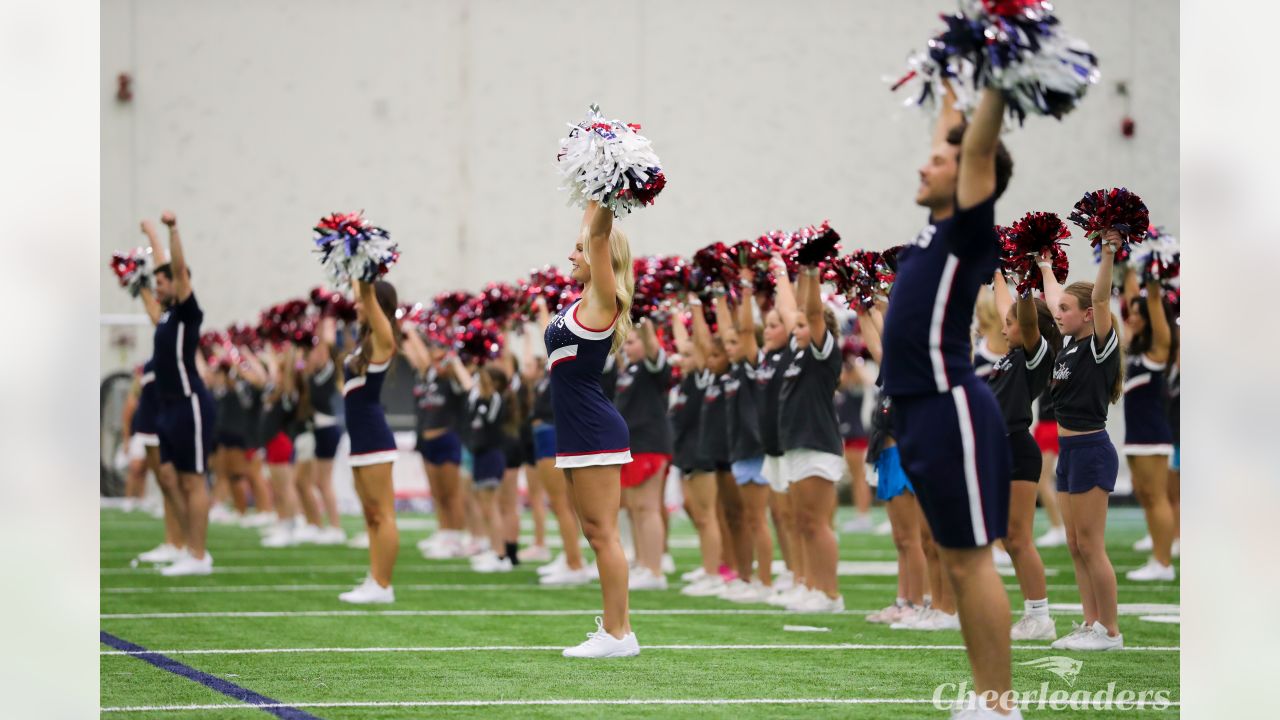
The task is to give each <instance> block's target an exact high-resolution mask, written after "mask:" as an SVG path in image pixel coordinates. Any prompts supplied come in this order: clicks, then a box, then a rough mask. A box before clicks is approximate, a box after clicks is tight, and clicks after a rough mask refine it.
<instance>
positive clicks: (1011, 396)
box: [987, 336, 1053, 482]
mask: <svg viewBox="0 0 1280 720" xmlns="http://www.w3.org/2000/svg"><path fill="white" fill-rule="evenodd" d="M1052 373H1053V358H1051V357H1050V352H1049V341H1048V340H1045V339H1044V337H1043V336H1041V338H1040V343H1039V344H1038V345H1036V351H1035V352H1033V353H1031V354H1030V355H1028V354H1027V351H1026V348H1024V347H1022V346H1021V345H1019V346H1018V347H1016V348H1013V349H1012V350H1010V351H1009V352H1008V353H1007V354H1005V356H1004V357H1002V358H1000V359H999V360H997V361H996V362H995V363H993V364H992V365H991V371H990V372H989V373H988V374H987V382H988V383H989V384H990V385H991V391H992V392H993V393H995V396H996V401H997V402H998V403H1000V413H1001V414H1002V415H1004V426H1005V431H1006V432H1007V433H1008V435H1009V448H1010V451H1011V452H1012V455H1013V479H1014V480H1028V481H1030V482H1040V470H1041V466H1042V465H1043V464H1044V457H1043V456H1042V455H1041V454H1040V446H1039V445H1038V444H1036V439H1035V437H1034V436H1033V435H1032V434H1031V415H1032V412H1031V403H1032V401H1033V400H1034V399H1035V398H1037V397H1039V396H1040V394H1041V393H1043V392H1044V391H1045V389H1046V388H1047V387H1049V376H1050V375H1051V374H1052Z"/></svg>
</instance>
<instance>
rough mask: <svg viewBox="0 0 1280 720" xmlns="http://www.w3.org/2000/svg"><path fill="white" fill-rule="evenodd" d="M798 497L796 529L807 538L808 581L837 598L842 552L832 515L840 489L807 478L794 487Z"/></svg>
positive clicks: (824, 481) (792, 487) (819, 479)
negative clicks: (839, 562) (832, 527)
mask: <svg viewBox="0 0 1280 720" xmlns="http://www.w3.org/2000/svg"><path fill="white" fill-rule="evenodd" d="M790 494H791V495H793V496H794V497H795V500H796V503H795V510H796V525H797V526H798V527H799V530H800V535H801V537H803V538H804V541H803V542H804V550H805V580H806V581H807V582H808V586H809V587H811V588H813V589H814V590H820V591H822V592H824V593H826V594H827V597H830V598H836V597H838V596H839V595H840V589H839V588H838V587H837V585H836V564H837V562H838V559H839V552H838V548H837V546H836V534H835V533H834V532H832V530H831V522H830V519H831V511H832V509H833V508H834V507H835V504H836V485H835V483H833V482H831V481H830V480H826V479H824V478H820V477H807V478H804V479H803V480H801V481H800V482H797V483H792V485H791V489H790Z"/></svg>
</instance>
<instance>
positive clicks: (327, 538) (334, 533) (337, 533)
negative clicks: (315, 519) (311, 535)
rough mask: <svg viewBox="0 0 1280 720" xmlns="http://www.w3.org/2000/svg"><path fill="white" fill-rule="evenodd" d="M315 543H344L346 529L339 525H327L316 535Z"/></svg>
mask: <svg viewBox="0 0 1280 720" xmlns="http://www.w3.org/2000/svg"><path fill="white" fill-rule="evenodd" d="M315 543H316V545H346V544H347V531H346V530H343V529H342V528H340V527H327V528H324V529H322V530H321V531H320V534H319V535H317V536H316V540H315Z"/></svg>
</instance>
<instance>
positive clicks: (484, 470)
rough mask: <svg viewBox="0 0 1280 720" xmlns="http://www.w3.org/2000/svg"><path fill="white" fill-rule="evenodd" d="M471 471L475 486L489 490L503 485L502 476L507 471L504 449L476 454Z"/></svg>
mask: <svg viewBox="0 0 1280 720" xmlns="http://www.w3.org/2000/svg"><path fill="white" fill-rule="evenodd" d="M475 458H476V459H475V462H474V464H473V466H472V470H471V480H472V482H474V483H475V486H476V487H478V488H480V489H482V490H487V489H489V488H496V487H498V486H499V485H501V484H502V475H503V473H505V472H506V471H507V454H506V453H505V452H503V450H502V448H495V449H493V450H485V451H483V452H479V453H476V456H475Z"/></svg>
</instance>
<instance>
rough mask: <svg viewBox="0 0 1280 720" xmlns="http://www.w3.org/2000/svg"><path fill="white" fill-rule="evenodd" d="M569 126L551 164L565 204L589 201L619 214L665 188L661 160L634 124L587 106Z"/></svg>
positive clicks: (642, 203)
mask: <svg viewBox="0 0 1280 720" xmlns="http://www.w3.org/2000/svg"><path fill="white" fill-rule="evenodd" d="M569 127H570V128H572V129H571V130H570V131H569V136H568V137H567V138H563V139H561V140H560V152H559V154H558V155H557V156H556V167H557V169H558V170H559V171H560V175H561V176H562V177H563V178H564V183H565V185H564V188H563V189H566V190H568V191H569V202H570V203H571V204H574V205H578V206H580V207H586V205H587V203H588V202H590V201H592V200H594V201H596V202H598V203H600V204H601V205H603V206H604V207H606V208H608V209H609V211H610V212H612V213H613V215H614V217H621V216H623V215H626V214H627V213H630V212H631V211H632V210H634V209H636V208H638V207H641V206H643V205H652V204H653V201H654V199H655V198H656V197H657V196H658V193H660V192H662V189H663V188H664V187H666V184H667V178H666V176H665V175H663V173H662V163H661V162H659V161H658V156H657V155H656V154H654V152H653V147H652V146H651V144H650V143H649V140H648V139H647V138H645V137H644V136H643V135H641V134H640V133H639V132H638V131H639V130H640V126H639V125H636V124H630V123H623V122H621V121H619V120H609V119H607V118H605V117H604V116H603V115H601V114H600V108H599V107H598V106H596V105H592V106H591V108H590V110H589V111H588V112H587V117H586V119H584V120H583V121H582V122H580V123H577V124H576V125H575V124H570V125H569Z"/></svg>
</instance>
